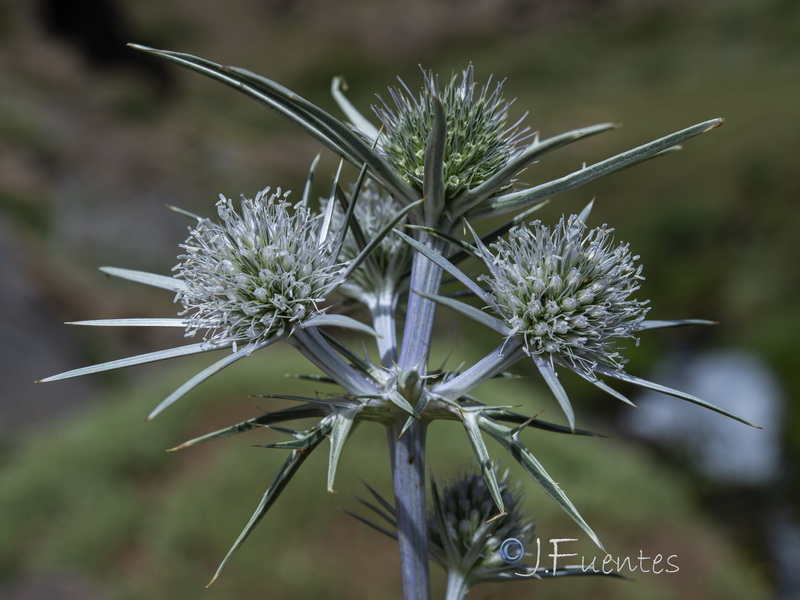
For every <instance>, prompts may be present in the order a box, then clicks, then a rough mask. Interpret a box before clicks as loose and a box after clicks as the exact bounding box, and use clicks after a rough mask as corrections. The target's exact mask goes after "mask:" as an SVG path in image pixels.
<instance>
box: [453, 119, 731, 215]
mask: <svg viewBox="0 0 800 600" xmlns="http://www.w3.org/2000/svg"><path fill="white" fill-rule="evenodd" d="M721 124H722V119H712V120H710V121H705V122H703V123H699V124H697V125H694V126H692V127H687V128H686V129H683V130H681V131H678V132H675V133H673V134H670V135H668V136H665V137H663V138H659V139H657V140H654V141H652V142H649V143H647V144H644V145H642V146H638V147H637V148H633V149H632V150H628V151H627V152H623V153H621V154H617V155H616V156H612V157H611V158H608V159H606V160H603V161H600V162H598V163H595V164H593V165H590V166H588V167H585V168H583V169H580V170H579V171H575V172H574V173H570V174H569V175H566V176H564V177H561V178H559V179H554V180H553V181H549V182H547V183H544V184H541V185H538V186H535V187H532V188H529V189H527V190H520V191H518V192H512V193H509V194H504V195H502V196H497V197H495V198H492V199H489V200H487V201H486V202H484V203H482V204H481V205H479V206H476V207H475V208H473V209H472V210H470V211H468V213H467V216H468V217H472V218H480V217H487V216H491V215H498V214H502V213H505V212H510V211H513V210H517V209H520V208H525V207H527V206H530V205H531V204H533V203H535V202H537V201H539V200H541V199H542V198H548V197H552V196H556V195H558V194H563V193H564V192H568V191H570V190H573V189H575V188H577V187H579V186H581V185H584V184H586V183H589V182H590V181H593V180H595V179H598V178H600V177H603V176H605V175H608V174H610V173H613V172H614V171H619V170H620V169H624V168H626V167H629V166H631V165H634V164H636V163H638V162H642V161H643V160H646V159H648V158H651V157H652V156H654V155H655V154H658V153H659V152H662V151H664V150H667V149H669V148H671V147H672V146H675V145H676V144H679V143H680V142H682V141H683V140H686V139H689V138H691V137H694V136H696V135H699V134H701V133H705V132H707V131H710V130H712V129H714V128H715V127H718V126H720V125H721Z"/></svg>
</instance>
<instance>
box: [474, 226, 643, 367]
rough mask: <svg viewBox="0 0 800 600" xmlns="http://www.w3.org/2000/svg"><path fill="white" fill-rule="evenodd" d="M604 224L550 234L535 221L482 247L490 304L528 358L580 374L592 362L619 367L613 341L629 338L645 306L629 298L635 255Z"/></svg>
mask: <svg viewBox="0 0 800 600" xmlns="http://www.w3.org/2000/svg"><path fill="white" fill-rule="evenodd" d="M612 231H613V230H612V229H609V228H607V227H606V226H602V227H597V228H595V229H591V230H587V227H586V224H585V223H583V221H581V220H580V218H578V217H577V216H575V215H573V216H571V217H569V219H564V218H563V217H562V218H561V220H560V221H559V223H558V224H557V225H556V226H555V227H554V228H553V229H552V230H551V229H550V228H549V227H547V226H545V225H542V224H541V222H539V221H534V222H533V223H531V224H530V227H525V226H522V227H516V228H514V229H512V230H511V231H510V232H509V236H508V241H505V240H500V241H498V242H497V243H495V244H492V245H491V248H493V249H494V251H495V253H494V255H492V254H491V253H489V251H488V250H486V249H484V260H485V262H486V264H487V266H488V267H489V270H490V274H489V275H488V276H483V277H482V279H483V280H484V281H486V282H487V283H488V284H489V287H490V289H491V292H492V295H493V297H494V300H495V303H496V305H497V307H498V308H499V310H500V312H501V313H502V316H503V317H504V318H505V321H506V323H507V325H508V326H509V327H510V328H511V330H512V333H513V334H515V335H521V336H523V338H524V341H525V350H526V351H527V352H528V353H529V354H539V355H546V356H549V357H550V358H552V359H553V360H555V361H556V362H559V363H562V364H564V365H565V366H567V367H570V368H572V369H574V370H576V371H580V372H581V373H583V374H591V373H592V371H593V370H594V368H595V367H596V365H597V364H603V365H606V366H609V367H612V368H615V369H620V368H621V367H622V365H623V364H624V362H625V360H624V358H623V357H622V356H620V354H619V353H618V352H617V350H616V347H615V340H616V339H617V338H626V337H633V332H635V331H636V330H637V327H638V325H639V324H640V323H641V321H642V320H643V319H644V316H645V313H646V312H647V308H646V306H645V305H646V304H647V302H646V301H645V302H640V301H638V300H635V299H632V298H631V294H632V293H633V292H635V291H636V290H637V289H639V281H640V280H641V279H643V277H642V275H641V270H642V269H641V266H638V265H636V263H635V261H636V260H637V259H638V256H632V255H631V252H630V249H629V247H628V245H627V244H622V243H620V244H617V245H615V244H614V239H613V237H612V236H611V232H612Z"/></svg>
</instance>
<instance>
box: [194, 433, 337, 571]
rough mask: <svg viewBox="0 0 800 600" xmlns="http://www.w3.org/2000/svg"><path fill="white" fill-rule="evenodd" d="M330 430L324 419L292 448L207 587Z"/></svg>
mask: <svg viewBox="0 0 800 600" xmlns="http://www.w3.org/2000/svg"><path fill="white" fill-rule="evenodd" d="M329 430H330V422H329V421H325V420H323V421H322V422H321V423H320V424H319V425H317V427H315V428H314V430H313V433H312V434H311V435H309V437H308V438H307V441H306V446H305V447H304V448H303V449H302V450H299V449H297V450H292V453H291V454H290V455H289V458H287V459H286V462H284V463H283V466H282V467H281V469H280V471H279V472H278V474H277V475H276V476H275V479H274V480H273V481H272V483H271V484H270V486H269V488H268V489H267V491H266V493H265V494H264V497H263V498H262V499H261V502H259V504H258V507H257V508H256V510H255V512H254V513H253V516H252V517H250V520H249V521H248V523H247V525H245V528H244V529H243V530H242V533H240V534H239V537H238V538H237V539H236V541H235V542H234V543H233V546H232V547H231V549H230V550H228V554H226V555H225V558H224V559H222V562H221V563H220V565H219V567H218V568H217V571H216V573H214V577H212V578H211V581H209V582H208V585H206V587H210V586H211V585H212V584H213V583H214V582H215V581H216V580H217V579H218V578H219V576H220V573H222V570H223V569H224V568H225V566H226V565H227V564H228V562H229V561H230V559H231V558H232V557H233V555H234V554H235V553H236V551H237V550H239V548H241V547H242V544H244V542H245V540H246V539H247V538H248V536H249V535H250V534H251V533H252V532H253V530H254V529H255V528H256V526H257V525H258V524H259V522H260V521H261V519H263V518H264V515H266V514H267V511H268V510H269V509H270V508H271V507H272V505H273V504H274V503H275V500H277V499H278V497H279V496H280V495H281V493H282V492H283V490H284V489H285V488H286V486H287V485H288V483H289V481H291V479H292V477H294V475H295V473H297V471H298V469H300V467H301V466H302V464H303V462H304V461H305V460H306V458H308V456H309V455H310V454H311V452H313V451H314V449H315V448H316V447H317V446H319V444H320V443H321V442H322V440H324V439H325V435H326V434H327V433H328V431H329Z"/></svg>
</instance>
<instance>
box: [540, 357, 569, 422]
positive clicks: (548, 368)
mask: <svg viewBox="0 0 800 600" xmlns="http://www.w3.org/2000/svg"><path fill="white" fill-rule="evenodd" d="M531 358H533V362H534V364H535V365H536V368H537V369H539V372H540V373H541V374H542V377H544V381H545V383H546V384H547V386H548V387H549V388H550V391H551V392H553V395H554V396H555V397H556V400H558V404H559V406H561V410H563V411H564V414H565V415H566V416H567V422H568V423H569V428H570V429H572V430H573V431H574V430H575V413H574V412H573V410H572V404H571V403H570V401H569V396H568V395H567V392H566V390H565V389H564V386H562V385H561V382H560V381H559V380H558V373H556V370H555V369H554V368H553V365H551V364H550V363H549V362H548V361H547V359H545V358H544V357H542V356H540V355H539V354H531Z"/></svg>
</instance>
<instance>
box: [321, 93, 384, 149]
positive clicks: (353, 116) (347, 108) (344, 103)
mask: <svg viewBox="0 0 800 600" xmlns="http://www.w3.org/2000/svg"><path fill="white" fill-rule="evenodd" d="M346 89H347V84H346V83H345V80H344V78H343V77H334V78H333V82H331V94H332V95H333V99H334V100H335V101H336V104H338V105H339V108H341V109H342V112H343V113H344V114H345V116H346V117H347V118H348V119H349V120H350V122H351V123H352V124H353V126H354V127H355V128H356V129H357V130H358V131H360V132H361V133H362V134H364V136H365V137H367V138H368V139H370V140H376V139H377V138H378V129H377V128H376V127H375V126H374V125H373V124H372V123H370V122H369V121H368V120H367V119H366V117H364V115H362V114H361V112H360V111H359V110H358V109H357V108H356V107H355V106H353V105H352V103H351V102H350V101H349V100H348V99H347V96H345V95H344V90H346Z"/></svg>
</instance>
